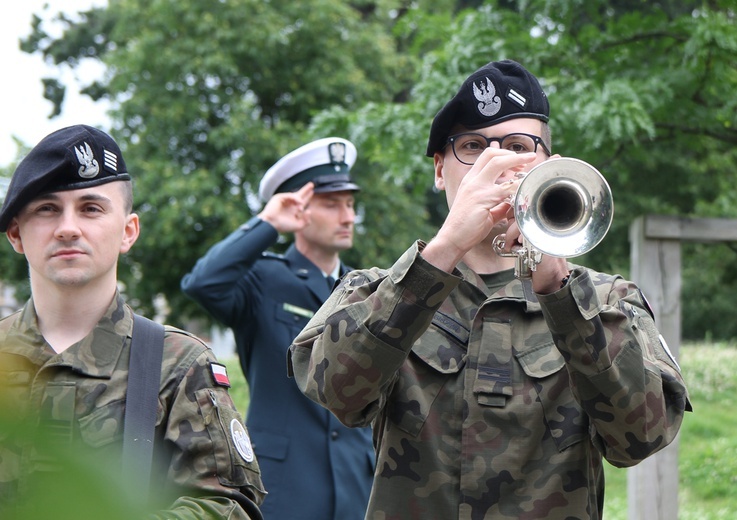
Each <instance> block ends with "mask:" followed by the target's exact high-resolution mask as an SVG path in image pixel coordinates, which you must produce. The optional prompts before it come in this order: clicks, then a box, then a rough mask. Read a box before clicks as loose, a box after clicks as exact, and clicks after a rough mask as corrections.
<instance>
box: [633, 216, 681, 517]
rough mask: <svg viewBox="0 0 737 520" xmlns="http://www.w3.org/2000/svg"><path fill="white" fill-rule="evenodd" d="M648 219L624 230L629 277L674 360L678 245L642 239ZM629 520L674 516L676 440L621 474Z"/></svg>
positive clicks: (678, 330)
mask: <svg viewBox="0 0 737 520" xmlns="http://www.w3.org/2000/svg"><path fill="white" fill-rule="evenodd" d="M647 219H648V217H639V218H638V219H636V220H635V221H634V222H633V223H632V226H631V227H630V244H631V253H630V254H631V257H630V259H631V269H632V274H631V279H632V281H633V282H635V283H637V285H638V286H639V287H640V289H642V292H643V294H644V295H645V297H646V298H647V300H648V302H649V303H650V306H651V307H652V309H653V312H654V313H655V322H656V324H657V326H658V329H660V333H661V334H662V335H663V337H664V338H665V341H666V343H667V344H668V346H669V347H670V350H671V352H672V354H673V356H675V358H676V359H678V350H679V347H680V341H681V242H680V241H679V240H672V239H661V238H655V237H650V236H648V229H647V224H648V220H647ZM627 505H628V516H629V519H630V520H676V519H677V518H678V438H676V440H675V441H673V442H672V443H671V444H670V445H669V446H667V447H666V448H664V449H663V450H661V451H660V452H658V453H656V454H655V455H653V456H652V457H649V458H647V459H645V460H644V461H642V462H641V463H640V464H638V465H637V466H634V467H632V468H630V469H629V470H628V472H627Z"/></svg>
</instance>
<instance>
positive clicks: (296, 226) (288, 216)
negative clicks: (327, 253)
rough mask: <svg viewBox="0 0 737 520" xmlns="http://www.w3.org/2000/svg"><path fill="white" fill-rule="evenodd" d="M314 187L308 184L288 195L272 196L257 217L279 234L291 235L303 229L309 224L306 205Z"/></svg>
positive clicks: (278, 194)
mask: <svg viewBox="0 0 737 520" xmlns="http://www.w3.org/2000/svg"><path fill="white" fill-rule="evenodd" d="M314 189H315V185H314V184H313V183H311V182H308V183H307V184H305V185H304V186H302V187H301V188H300V189H299V190H297V191H295V192H290V193H277V194H275V195H273V196H272V197H271V198H270V199H269V202H267V203H266V206H264V209H263V210H261V213H259V214H258V217H259V218H260V219H261V220H264V221H265V222H268V223H269V224H271V225H272V226H274V228H276V230H277V231H278V232H279V233H293V232H295V231H299V230H301V229H304V228H305V226H307V224H309V212H307V211H306V208H307V205H308V204H309V203H310V200H311V199H312V194H313V193H314Z"/></svg>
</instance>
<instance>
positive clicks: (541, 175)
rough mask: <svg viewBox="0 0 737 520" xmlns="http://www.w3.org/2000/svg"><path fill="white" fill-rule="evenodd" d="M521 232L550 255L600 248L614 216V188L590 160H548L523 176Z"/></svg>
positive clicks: (518, 202)
mask: <svg viewBox="0 0 737 520" xmlns="http://www.w3.org/2000/svg"><path fill="white" fill-rule="evenodd" d="M513 208H514V214H515V218H516V220H517V225H518V226H519V228H520V232H521V233H522V236H523V237H524V238H525V239H526V240H527V241H528V242H529V243H530V245H532V246H533V247H534V248H535V249H537V250H539V251H541V252H542V253H545V254H547V255H551V256H559V257H564V258H570V257H575V256H580V255H582V254H584V253H587V252H588V251H590V250H591V249H593V248H594V247H596V246H597V245H598V244H599V243H600V242H601V241H602V239H603V238H604V236H605V235H606V234H607V232H608V231H609V226H610V225H611V223H612V217H613V215H614V205H613V201H612V192H611V189H610V188H609V184H607V182H606V179H604V176H603V175H601V173H599V171H598V170H597V169H596V168H594V167H593V166H591V165H590V164H588V163H586V162H584V161H581V160H579V159H574V158H570V157H561V158H556V159H548V160H547V161H545V162H543V163H541V164H539V165H537V166H535V167H534V168H532V169H531V170H530V171H529V172H528V173H527V175H525V177H524V178H523V179H522V182H521V183H520V185H519V189H518V190H517V194H516V196H515V199H514V205H513Z"/></svg>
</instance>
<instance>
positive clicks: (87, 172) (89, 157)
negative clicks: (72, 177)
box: [74, 141, 100, 179]
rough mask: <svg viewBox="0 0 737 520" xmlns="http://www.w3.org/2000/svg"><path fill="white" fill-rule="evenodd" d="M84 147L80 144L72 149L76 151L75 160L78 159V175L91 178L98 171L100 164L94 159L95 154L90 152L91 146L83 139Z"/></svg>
mask: <svg viewBox="0 0 737 520" xmlns="http://www.w3.org/2000/svg"><path fill="white" fill-rule="evenodd" d="M83 144H84V148H82V146H81V145H80V146H79V148H77V147H76V146H75V147H74V151H75V152H76V153H77V160H78V161H79V164H80V166H79V170H77V173H79V176H80V177H82V178H83V179H93V178H95V177H97V174H98V173H100V164H99V163H98V162H97V159H95V155H94V154H93V153H92V148H91V147H90V145H89V144H87V142H86V141H85V142H84V143H83Z"/></svg>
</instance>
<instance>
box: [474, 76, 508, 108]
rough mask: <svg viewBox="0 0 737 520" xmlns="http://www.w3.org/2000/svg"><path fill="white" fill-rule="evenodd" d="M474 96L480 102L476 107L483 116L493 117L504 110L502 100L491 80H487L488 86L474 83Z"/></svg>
mask: <svg viewBox="0 0 737 520" xmlns="http://www.w3.org/2000/svg"><path fill="white" fill-rule="evenodd" d="M473 95H474V97H475V98H476V100H477V101H478V102H479V103H478V105H476V107H477V108H478V109H479V112H481V115H484V116H486V117H491V116H493V115H495V114H496V113H497V112H499V110H501V108H502V100H501V99H500V98H499V96H497V95H496V87H495V86H494V84H493V83H492V82H491V80H490V79H489V78H486V86H484V84H483V83H481V84H480V85H476V82H474V83H473Z"/></svg>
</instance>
